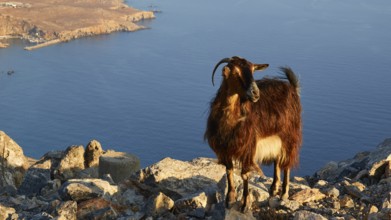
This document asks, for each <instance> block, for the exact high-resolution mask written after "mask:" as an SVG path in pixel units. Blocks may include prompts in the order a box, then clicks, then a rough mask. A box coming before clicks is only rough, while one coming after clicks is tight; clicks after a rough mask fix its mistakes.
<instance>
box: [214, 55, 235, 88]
mask: <svg viewBox="0 0 391 220" xmlns="http://www.w3.org/2000/svg"><path fill="white" fill-rule="evenodd" d="M231 60H232V59H231V58H224V59H222V60H220V62H218V63H217V64H216V66H215V68H214V69H213V73H212V85H213V86H214V85H215V82H214V75H215V72H216V70H217V68H218V67H219V66H220V64H222V63H229V62H230V61H231Z"/></svg>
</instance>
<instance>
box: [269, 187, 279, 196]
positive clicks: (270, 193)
mask: <svg viewBox="0 0 391 220" xmlns="http://www.w3.org/2000/svg"><path fill="white" fill-rule="evenodd" d="M269 195H270V197H274V196H277V195H278V189H270V192H269Z"/></svg>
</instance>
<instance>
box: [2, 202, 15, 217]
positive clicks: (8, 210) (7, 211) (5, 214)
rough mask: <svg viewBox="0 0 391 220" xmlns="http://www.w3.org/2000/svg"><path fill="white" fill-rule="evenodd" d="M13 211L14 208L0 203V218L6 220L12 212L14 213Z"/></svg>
mask: <svg viewBox="0 0 391 220" xmlns="http://www.w3.org/2000/svg"><path fill="white" fill-rule="evenodd" d="M14 213H15V209H14V208H12V207H7V206H3V205H2V204H1V203H0V220H6V219H8V218H9V217H10V216H12V214H14Z"/></svg>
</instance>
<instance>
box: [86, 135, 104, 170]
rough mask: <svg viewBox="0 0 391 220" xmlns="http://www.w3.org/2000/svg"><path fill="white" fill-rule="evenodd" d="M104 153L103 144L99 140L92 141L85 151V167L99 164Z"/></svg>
mask: <svg viewBox="0 0 391 220" xmlns="http://www.w3.org/2000/svg"><path fill="white" fill-rule="evenodd" d="M102 154H103V150H102V145H101V144H100V143H99V142H98V141H97V140H92V141H90V142H89V143H88V144H87V147H86V150H85V153H84V162H85V167H86V168H88V167H94V166H99V157H100V156H101V155H102Z"/></svg>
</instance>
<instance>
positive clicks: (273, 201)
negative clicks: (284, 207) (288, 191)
mask: <svg viewBox="0 0 391 220" xmlns="http://www.w3.org/2000/svg"><path fill="white" fill-rule="evenodd" d="M268 202H269V207H270V208H272V209H276V208H277V207H279V206H280V203H281V201H280V198H278V197H277V196H273V197H270V198H269V201H268Z"/></svg>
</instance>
